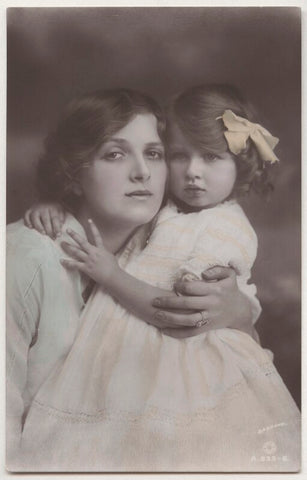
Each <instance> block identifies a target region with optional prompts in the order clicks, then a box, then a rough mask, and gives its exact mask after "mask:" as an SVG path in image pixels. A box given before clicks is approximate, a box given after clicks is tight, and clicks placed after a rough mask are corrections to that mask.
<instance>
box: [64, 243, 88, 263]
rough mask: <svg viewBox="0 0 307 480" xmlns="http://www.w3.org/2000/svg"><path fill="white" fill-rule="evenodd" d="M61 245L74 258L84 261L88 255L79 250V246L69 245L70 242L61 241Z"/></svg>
mask: <svg viewBox="0 0 307 480" xmlns="http://www.w3.org/2000/svg"><path fill="white" fill-rule="evenodd" d="M61 247H62V248H63V250H64V251H65V252H66V253H68V255H71V256H72V257H74V258H75V259H77V260H79V261H81V262H85V261H86V259H87V256H88V255H87V253H85V252H84V251H83V250H80V248H79V247H76V246H75V245H71V244H70V243H67V242H61Z"/></svg>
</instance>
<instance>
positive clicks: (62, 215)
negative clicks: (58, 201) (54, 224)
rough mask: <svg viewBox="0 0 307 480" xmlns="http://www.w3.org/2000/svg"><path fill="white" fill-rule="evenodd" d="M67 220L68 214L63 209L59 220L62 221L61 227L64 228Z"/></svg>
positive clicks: (60, 211)
mask: <svg viewBox="0 0 307 480" xmlns="http://www.w3.org/2000/svg"><path fill="white" fill-rule="evenodd" d="M65 218H66V212H65V210H64V209H63V208H61V210H59V219H60V222H61V227H62V225H63V223H64V222H65Z"/></svg>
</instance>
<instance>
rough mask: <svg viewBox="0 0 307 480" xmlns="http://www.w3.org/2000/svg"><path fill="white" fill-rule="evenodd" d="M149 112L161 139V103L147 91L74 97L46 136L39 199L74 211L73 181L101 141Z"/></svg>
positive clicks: (162, 126) (38, 185)
mask: <svg viewBox="0 0 307 480" xmlns="http://www.w3.org/2000/svg"><path fill="white" fill-rule="evenodd" d="M142 113H151V114H153V115H154V116H155V117H156V118H157V129H158V134H159V136H160V138H161V140H162V141H163V142H164V140H165V139H164V136H165V128H166V122H165V118H164V115H163V113H162V110H161V108H160V106H159V105H158V104H157V103H156V101H155V100H153V99H152V98H150V97H149V96H147V95H144V94H142V93H139V92H136V91H134V90H129V89H112V90H99V91H96V92H93V93H89V94H87V95H84V96H82V97H80V98H77V99H75V100H73V101H72V102H71V103H70V104H69V105H68V106H67V108H66V109H65V111H64V113H63V115H62V117H61V119H60V121H59V123H58V125H57V128H56V129H55V131H54V132H52V133H51V134H50V135H49V136H48V137H47V138H46V140H45V152H44V154H43V155H42V156H41V158H40V159H39V162H38V168H37V187H38V193H39V199H40V201H55V202H59V203H61V204H62V205H63V206H64V207H65V208H67V209H69V210H71V211H74V210H75V209H76V208H77V207H78V205H79V202H80V197H79V196H78V195H77V194H76V193H74V190H75V189H74V185H75V183H76V181H77V180H78V175H79V173H80V170H81V169H82V168H86V167H88V166H89V165H90V164H91V161H92V158H93V155H94V154H95V152H96V151H97V150H98V149H99V148H100V147H101V145H102V144H103V143H105V142H106V141H108V139H109V138H110V137H112V135H114V134H115V133H116V132H117V131H118V130H120V129H122V128H123V127H125V126H126V125H127V123H129V121H130V120H131V119H132V118H133V117H134V116H135V115H137V114H142Z"/></svg>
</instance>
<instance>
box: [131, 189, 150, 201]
mask: <svg viewBox="0 0 307 480" xmlns="http://www.w3.org/2000/svg"><path fill="white" fill-rule="evenodd" d="M151 196H152V193H151V192H150V191H149V190H134V191H133V192H130V193H126V197H130V198H134V199H136V200H147V199H148V198H149V197H151Z"/></svg>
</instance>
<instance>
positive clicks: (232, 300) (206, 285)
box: [24, 203, 261, 339]
mask: <svg viewBox="0 0 307 480" xmlns="http://www.w3.org/2000/svg"><path fill="white" fill-rule="evenodd" d="M64 219H65V211H64V209H63V208H62V207H61V206H60V205H59V204H54V203H48V204H38V205H35V206H34V207H32V208H31V209H29V210H28V211H27V212H26V214H25V218H24V221H25V224H26V225H27V226H28V227H30V228H33V227H34V228H36V229H37V230H39V231H41V232H44V233H47V234H48V235H49V236H52V237H54V236H58V235H60V233H61V227H62V224H63V221H64ZM68 253H69V254H73V252H72V251H68ZM113 260H114V259H113ZM64 264H65V262H64ZM114 265H115V267H116V268H115V269H114V271H113V275H114V276H113V282H112V283H113V285H112V286H110V289H109V292H110V294H111V295H113V296H114V297H115V298H116V299H117V300H118V301H119V303H121V304H122V305H123V306H124V307H125V308H126V309H127V310H129V311H132V312H133V313H135V314H136V315H137V316H138V317H140V318H142V319H144V320H145V321H147V322H148V323H151V324H152V325H155V326H156V327H158V328H161V329H164V330H163V331H164V332H165V333H167V334H172V335H173V336H175V335H176V336H180V337H187V336H191V335H197V334H199V333H202V332H203V331H208V330H212V329H216V328H226V327H231V328H237V329H238V330H242V331H244V332H246V333H248V334H250V335H252V336H253V338H255V339H257V338H258V336H257V334H256V331H255V329H254V327H253V323H254V322H255V321H256V319H257V318H258V316H259V313H260V310H261V309H260V306H259V302H258V301H257V299H256V297H255V296H254V297H252V296H251V295H250V296H249V297H247V296H246V295H244V294H243V293H242V292H241V291H240V290H239V288H238V284H237V281H236V274H235V272H234V270H233V269H232V268H229V267H220V268H211V269H209V270H206V271H205V272H203V274H202V281H195V282H177V284H176V291H177V292H178V293H180V294H181V295H182V296H180V297H179V296H177V295H176V294H175V293H174V292H171V291H166V290H162V289H159V288H157V287H153V286H151V285H149V284H146V283H144V282H141V281H139V280H137V279H135V278H134V277H131V276H130V275H129V274H127V273H126V272H124V271H123V270H120V271H118V268H119V267H118V264H117V263H116V264H115V263H114ZM66 266H67V267H68V268H77V267H76V266H74V267H73V266H72V264H71V263H69V262H67V263H66ZM79 267H80V265H79ZM101 271H102V269H101ZM104 271H105V270H104ZM116 275H118V276H120V278H117V281H118V283H117V282H116V281H115V276H116ZM121 275H123V276H121ZM101 280H102V281H103V279H101ZM212 280H215V282H213V283H212ZM111 290H112V291H111ZM157 297H159V298H157ZM154 300H158V301H157V302H156V303H154ZM203 311H205V312H206V315H207V317H208V320H209V322H208V324H207V325H205V326H203V327H195V326H194V325H195V324H196V322H198V321H199V320H200V319H201V316H200V312H203Z"/></svg>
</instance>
